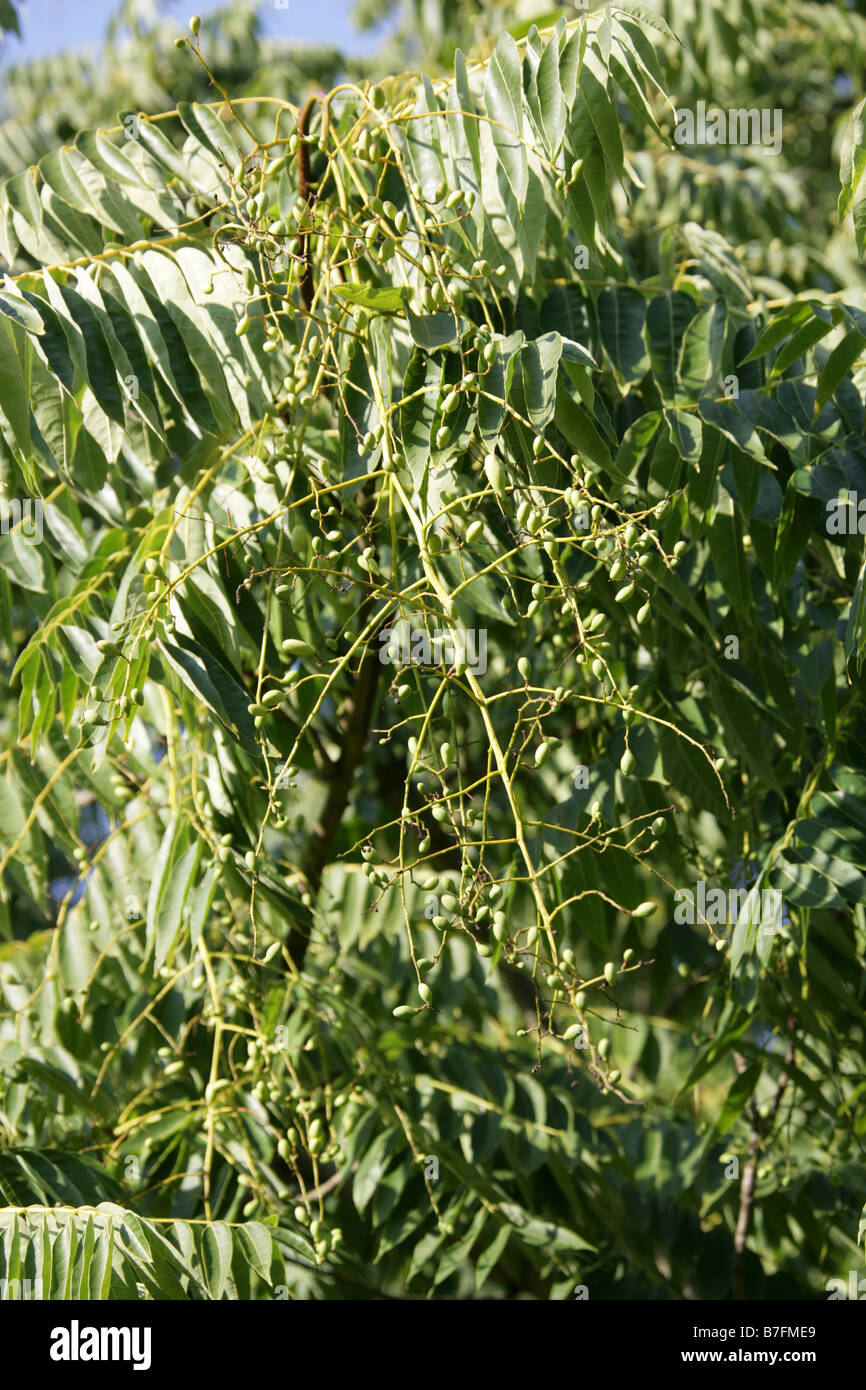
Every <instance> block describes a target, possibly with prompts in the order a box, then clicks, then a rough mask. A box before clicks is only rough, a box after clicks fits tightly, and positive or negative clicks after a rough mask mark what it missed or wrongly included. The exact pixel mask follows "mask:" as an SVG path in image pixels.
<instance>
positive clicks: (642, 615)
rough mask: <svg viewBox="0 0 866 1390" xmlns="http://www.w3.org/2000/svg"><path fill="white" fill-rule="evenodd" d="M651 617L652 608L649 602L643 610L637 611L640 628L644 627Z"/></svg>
mask: <svg viewBox="0 0 866 1390" xmlns="http://www.w3.org/2000/svg"><path fill="white" fill-rule="evenodd" d="M649 615H650V606H649V602H647V603H645V604H644V605H643V607H642V608H639V609H638V610H637V621H638V625H639V626H640V627H643V625H644V623H645V622H647V620H648V619H649Z"/></svg>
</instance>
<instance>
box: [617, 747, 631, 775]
mask: <svg viewBox="0 0 866 1390" xmlns="http://www.w3.org/2000/svg"><path fill="white" fill-rule="evenodd" d="M634 769H635V756H634V753H633V752H632V751H631V749H630V748H627V749H626V750H625V752H624V753H623V755H622V757H621V758H620V762H619V770H620V772H621V773H622V775H623V777H630V776H631V774H632V773H633V772H634Z"/></svg>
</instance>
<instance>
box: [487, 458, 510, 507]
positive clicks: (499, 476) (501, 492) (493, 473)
mask: <svg viewBox="0 0 866 1390" xmlns="http://www.w3.org/2000/svg"><path fill="white" fill-rule="evenodd" d="M484 472H485V475H486V477H487V481H488V482H489V484H490V486H491V487H492V488H493V491H494V492H495V493H496V496H497V497H504V496H505V491H506V484H505V469H504V468H503V467H502V464H501V463H500V461H499V459H498V458H497V457H496V455H495V454H488V455H487V457H486V458H485V460H484Z"/></svg>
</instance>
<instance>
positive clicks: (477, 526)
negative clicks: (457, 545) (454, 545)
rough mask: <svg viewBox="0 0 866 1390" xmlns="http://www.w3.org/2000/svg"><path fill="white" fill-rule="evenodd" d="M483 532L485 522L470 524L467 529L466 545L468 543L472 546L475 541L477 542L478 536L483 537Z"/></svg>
mask: <svg viewBox="0 0 866 1390" xmlns="http://www.w3.org/2000/svg"><path fill="white" fill-rule="evenodd" d="M483 530H484V522H483V521H472V522H470V524H469V525H468V526H467V528H466V543H467V545H471V544H472V542H473V541H474V540H476V539H477V537H478V536H480V535H481V532H482V531H483Z"/></svg>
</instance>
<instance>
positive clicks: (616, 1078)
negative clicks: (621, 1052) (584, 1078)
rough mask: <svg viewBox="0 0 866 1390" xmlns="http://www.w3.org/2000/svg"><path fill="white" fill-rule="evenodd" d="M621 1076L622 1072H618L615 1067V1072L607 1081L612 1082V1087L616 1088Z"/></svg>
mask: <svg viewBox="0 0 866 1390" xmlns="http://www.w3.org/2000/svg"><path fill="white" fill-rule="evenodd" d="M621 1076H622V1072H621V1071H618V1070H617V1068H616V1067H614V1069H613V1071H612V1072H611V1073H610V1076H609V1077H608V1078H607V1079H608V1081H609V1082H610V1084H611V1086H615V1085H616V1083H617V1082H618V1081H619V1079H620V1077H621Z"/></svg>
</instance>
